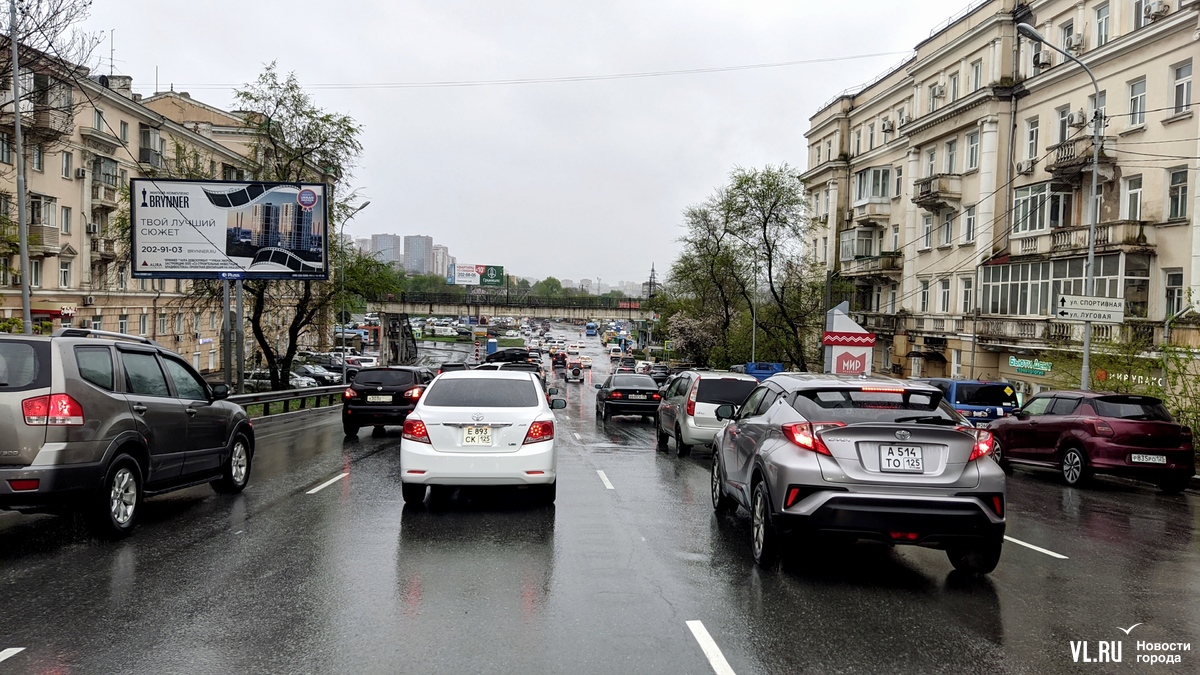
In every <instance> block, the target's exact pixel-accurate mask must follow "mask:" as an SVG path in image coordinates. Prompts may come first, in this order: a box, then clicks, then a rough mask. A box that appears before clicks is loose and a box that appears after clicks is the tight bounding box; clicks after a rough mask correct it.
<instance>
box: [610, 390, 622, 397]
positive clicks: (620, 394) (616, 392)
mask: <svg viewBox="0 0 1200 675" xmlns="http://www.w3.org/2000/svg"><path fill="white" fill-rule="evenodd" d="M608 397H609V398H625V394H622V393H621V392H619V391H610V392H608Z"/></svg>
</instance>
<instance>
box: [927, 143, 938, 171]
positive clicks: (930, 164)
mask: <svg viewBox="0 0 1200 675" xmlns="http://www.w3.org/2000/svg"><path fill="white" fill-rule="evenodd" d="M935 173H937V150H934V149H932V148H930V149H929V150H926V151H925V175H926V176H932V175H933V174H935Z"/></svg>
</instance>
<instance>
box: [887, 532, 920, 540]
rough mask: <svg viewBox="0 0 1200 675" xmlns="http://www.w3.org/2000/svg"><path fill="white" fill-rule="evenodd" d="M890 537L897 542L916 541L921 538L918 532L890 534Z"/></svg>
mask: <svg viewBox="0 0 1200 675" xmlns="http://www.w3.org/2000/svg"><path fill="white" fill-rule="evenodd" d="M888 535H889V536H891V538H892V539H895V540H896V541H916V540H917V539H919V538H920V537H921V535H919V534H917V533H916V532H889V533H888Z"/></svg>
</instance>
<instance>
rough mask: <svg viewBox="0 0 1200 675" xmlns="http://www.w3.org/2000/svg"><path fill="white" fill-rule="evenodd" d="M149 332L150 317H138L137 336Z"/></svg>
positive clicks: (143, 315)
mask: <svg viewBox="0 0 1200 675" xmlns="http://www.w3.org/2000/svg"><path fill="white" fill-rule="evenodd" d="M149 332H150V315H149V314H140V315H138V335H145V334H147V333H149Z"/></svg>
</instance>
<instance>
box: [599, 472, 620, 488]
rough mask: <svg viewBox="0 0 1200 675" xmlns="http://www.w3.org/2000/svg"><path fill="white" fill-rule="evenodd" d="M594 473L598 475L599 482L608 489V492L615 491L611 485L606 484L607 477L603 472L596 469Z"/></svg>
mask: <svg viewBox="0 0 1200 675" xmlns="http://www.w3.org/2000/svg"><path fill="white" fill-rule="evenodd" d="M596 473H598V474H600V481H601V482H603V483H604V487H606V488H608V489H609V490H615V489H616V488H614V487H613V486H612V483H610V482H608V476H605V475H604V472H603V471H601V470H600V469H596Z"/></svg>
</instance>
